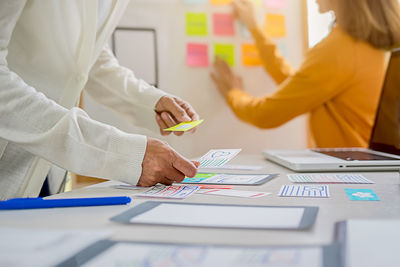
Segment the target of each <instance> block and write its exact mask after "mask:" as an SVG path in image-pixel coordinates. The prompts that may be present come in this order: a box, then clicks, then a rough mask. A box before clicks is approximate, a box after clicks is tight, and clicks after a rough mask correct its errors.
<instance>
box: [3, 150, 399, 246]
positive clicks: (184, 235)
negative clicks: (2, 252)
mask: <svg viewBox="0 0 400 267" xmlns="http://www.w3.org/2000/svg"><path fill="white" fill-rule="evenodd" d="M232 164H249V165H257V164H260V165H263V166H265V168H264V169H263V170H262V171H256V172H255V173H279V174H280V175H279V177H277V178H275V179H273V180H272V181H270V182H268V183H266V184H264V185H262V186H250V187H246V186H238V187H236V188H237V189H243V190H254V191H262V192H271V193H272V195H269V196H266V197H262V198H257V199H244V198H235V197H222V196H210V195H202V194H195V195H193V196H191V197H189V198H188V199H186V200H178V201H183V202H197V203H232V204H249V205H282V206H284V205H287V206H290V205H306V206H307V205H308V206H319V207H320V210H319V213H318V217H317V221H316V224H315V225H314V227H313V228H311V229H309V230H306V231H274V230H268V231H267V230H232V229H227V230H224V229H206V228H188V227H182V228H179V227H164V226H141V225H121V224H118V223H114V222H110V221H109V218H110V217H112V216H114V215H117V214H119V213H121V212H123V211H125V210H127V209H129V208H131V207H132V206H135V205H137V204H139V203H142V202H144V201H147V200H146V199H135V198H134V199H133V202H132V203H131V204H130V205H129V206H104V207H85V208H63V209H47V210H23V211H0V227H4V226H7V227H24V228H31V229H59V228H62V229H78V228H79V229H81V228H84V229H108V230H114V231H115V232H114V234H113V236H112V239H114V240H132V241H149V242H179V243H199V244H236V245H306V244H308V245H309V244H329V243H331V242H332V241H333V235H334V224H335V223H336V222H338V221H342V220H346V219H354V218H361V219H368V218H370V219H377V218H379V219H389V218H397V219H399V218H400V185H399V180H400V179H399V174H398V173H397V172H380V173H379V172H373V173H372V172H371V173H364V175H365V176H366V177H367V178H368V179H371V180H372V181H374V182H375V184H372V185H330V186H329V187H330V193H331V197H330V198H328V199H304V198H281V197H278V196H277V194H278V192H279V189H280V187H281V185H282V184H289V183H290V182H289V180H288V178H287V177H286V174H287V173H290V171H289V170H288V169H285V168H283V167H280V166H278V165H275V164H273V163H270V162H267V161H265V160H264V159H263V158H262V156H261V155H239V156H238V157H237V158H235V159H234V160H233V161H232ZM110 184H112V182H107V183H103V184H101V185H98V186H93V187H87V188H83V189H80V190H74V191H71V192H68V193H64V194H60V195H57V196H54V197H96V196H119V195H128V196H131V195H134V194H135V193H137V192H138V191H127V190H120V189H113V188H110V187H109V186H110ZM344 188H371V189H373V190H374V191H375V192H376V194H377V195H378V197H379V198H380V199H381V201H371V202H364V201H350V200H348V198H347V196H346V194H345V191H344Z"/></svg>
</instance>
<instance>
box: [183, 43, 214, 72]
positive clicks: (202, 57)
mask: <svg viewBox="0 0 400 267" xmlns="http://www.w3.org/2000/svg"><path fill="white" fill-rule="evenodd" d="M186 64H187V65H188V66H191V67H208V65H209V63H208V45H207V44H194V43H188V44H187V45H186Z"/></svg>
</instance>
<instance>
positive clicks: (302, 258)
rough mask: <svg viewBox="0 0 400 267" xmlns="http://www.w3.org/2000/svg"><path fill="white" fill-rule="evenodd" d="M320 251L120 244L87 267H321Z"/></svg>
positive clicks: (313, 249)
mask: <svg viewBox="0 0 400 267" xmlns="http://www.w3.org/2000/svg"><path fill="white" fill-rule="evenodd" d="M322 262H323V253H322V249H321V248H286V249H285V248H249V247H231V248H226V247H206V246H178V245H158V244H152V245H151V244H127V243H123V244H117V245H115V246H113V247H112V248H110V249H108V250H107V251H105V252H104V253H102V254H100V255H99V256H97V257H95V258H93V259H92V260H91V261H89V262H88V263H87V264H85V265H84V267H103V266H104V267H108V266H169V267H174V266H176V267H177V266H196V267H208V266H218V267H244V266H253V267H261V266H263V267H276V266H279V267H322Z"/></svg>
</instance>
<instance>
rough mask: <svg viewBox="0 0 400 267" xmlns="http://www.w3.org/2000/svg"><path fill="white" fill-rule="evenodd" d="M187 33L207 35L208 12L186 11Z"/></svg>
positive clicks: (190, 34)
mask: <svg viewBox="0 0 400 267" xmlns="http://www.w3.org/2000/svg"><path fill="white" fill-rule="evenodd" d="M186 35H188V36H205V35H207V14H206V13H192V12H189V13H186Z"/></svg>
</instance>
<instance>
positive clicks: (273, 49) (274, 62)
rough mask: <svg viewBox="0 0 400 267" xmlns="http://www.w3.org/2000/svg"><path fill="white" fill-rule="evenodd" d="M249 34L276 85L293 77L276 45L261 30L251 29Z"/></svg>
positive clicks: (291, 70) (258, 28)
mask: <svg viewBox="0 0 400 267" xmlns="http://www.w3.org/2000/svg"><path fill="white" fill-rule="evenodd" d="M250 32H251V34H252V36H253V38H254V40H255V44H256V47H257V49H258V52H259V54H260V59H261V62H262V64H263V66H264V68H265V70H266V71H267V72H268V74H269V75H271V77H272V78H273V79H274V81H275V82H276V83H277V84H281V83H282V82H283V81H284V80H286V79H287V78H288V77H289V76H291V75H293V73H294V72H295V71H294V69H293V68H292V67H291V66H290V64H289V63H288V62H287V61H286V60H285V59H284V58H283V56H282V54H281V53H280V52H279V49H278V47H277V46H276V44H275V43H274V42H273V41H272V40H271V39H269V38H268V37H267V36H265V34H264V33H263V31H262V30H261V28H260V27H256V28H254V29H251V30H250Z"/></svg>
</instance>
